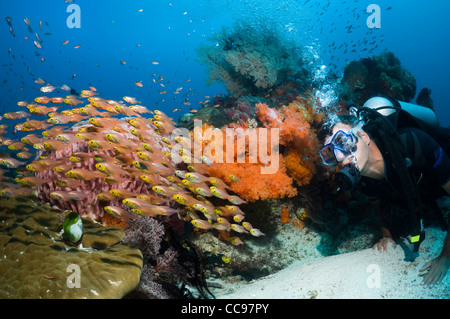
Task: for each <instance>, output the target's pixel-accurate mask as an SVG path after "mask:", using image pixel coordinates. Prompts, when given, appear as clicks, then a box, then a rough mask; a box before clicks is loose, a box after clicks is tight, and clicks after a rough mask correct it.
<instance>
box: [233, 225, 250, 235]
mask: <svg viewBox="0 0 450 319" xmlns="http://www.w3.org/2000/svg"><path fill="white" fill-rule="evenodd" d="M230 227H231V229H233V230H234V231H236V232H238V233H248V231H247V230H246V229H245V228H244V227H242V226H241V225H238V224H231V225H230Z"/></svg>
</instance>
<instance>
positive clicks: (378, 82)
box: [341, 51, 416, 106]
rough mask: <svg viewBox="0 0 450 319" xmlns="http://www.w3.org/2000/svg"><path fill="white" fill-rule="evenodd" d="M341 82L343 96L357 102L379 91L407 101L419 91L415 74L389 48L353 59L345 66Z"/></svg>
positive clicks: (363, 100) (360, 102)
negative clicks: (375, 53) (370, 55)
mask: <svg viewBox="0 0 450 319" xmlns="http://www.w3.org/2000/svg"><path fill="white" fill-rule="evenodd" d="M341 84H342V86H343V87H342V92H341V98H342V99H347V100H353V102H355V103H356V104H357V105H358V106H360V105H362V104H364V102H365V101H367V99H369V98H370V97H372V96H374V95H378V94H383V95H387V96H390V97H392V98H395V99H398V100H400V101H405V102H408V101H410V100H411V99H413V98H414V96H415V94H416V80H415V78H414V76H413V75H412V74H411V73H410V72H409V71H408V70H406V69H404V68H403V66H402V65H401V62H400V60H399V59H398V58H397V57H396V56H395V55H394V53H392V52H390V51H385V52H383V53H381V54H380V55H378V56H373V57H371V58H365V59H361V60H359V61H352V62H350V63H349V64H348V65H347V66H346V67H345V69H344V76H343V78H342V81H341Z"/></svg>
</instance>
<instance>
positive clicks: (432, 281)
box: [419, 256, 450, 286]
mask: <svg viewBox="0 0 450 319" xmlns="http://www.w3.org/2000/svg"><path fill="white" fill-rule="evenodd" d="M449 268H450V258H448V257H443V256H439V257H437V258H436V259H433V260H431V261H429V262H428V263H427V264H426V265H425V266H423V267H422V268H421V269H420V270H419V271H421V272H422V271H426V270H428V272H427V273H426V275H425V276H424V277H423V282H422V284H423V285H425V286H428V285H436V284H439V283H440V282H441V281H442V279H444V277H445V274H446V273H447V271H448V269H449Z"/></svg>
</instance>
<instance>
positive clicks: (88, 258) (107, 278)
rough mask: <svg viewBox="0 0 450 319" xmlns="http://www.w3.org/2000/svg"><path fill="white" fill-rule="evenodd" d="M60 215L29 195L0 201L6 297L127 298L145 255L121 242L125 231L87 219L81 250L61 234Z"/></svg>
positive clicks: (0, 274)
mask: <svg viewBox="0 0 450 319" xmlns="http://www.w3.org/2000/svg"><path fill="white" fill-rule="evenodd" d="M61 215H62V216H64V213H61V211H59V210H55V209H51V208H50V207H49V206H39V205H36V202H35V201H33V200H32V199H28V198H25V197H20V198H19V197H18V198H17V199H14V198H12V199H0V219H1V220H2V223H1V224H0V255H1V257H0V288H1V289H0V297H1V298H122V297H123V296H125V295H126V294H127V293H129V292H130V291H132V290H133V289H134V288H135V287H136V286H137V285H138V283H139V277H140V274H141V268H142V254H141V252H140V251H139V250H137V249H134V248H131V247H129V245H126V244H123V243H120V242H121V240H122V238H123V230H122V229H120V228H115V227H105V226H102V225H100V224H98V223H94V222H93V221H92V220H90V219H83V228H84V236H83V238H82V244H83V247H84V248H78V247H76V246H75V245H74V244H72V243H70V242H67V241H66V240H64V239H63V238H62V236H61V235H60V230H61V228H62V218H61V217H60V216H61ZM73 269H78V271H79V274H80V277H79V279H77V278H75V277H74V276H72V275H74V274H75V270H73ZM77 280H79V281H78V282H77Z"/></svg>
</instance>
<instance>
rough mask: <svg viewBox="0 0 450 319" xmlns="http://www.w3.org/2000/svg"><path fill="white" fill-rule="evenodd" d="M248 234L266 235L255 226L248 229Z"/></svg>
mask: <svg viewBox="0 0 450 319" xmlns="http://www.w3.org/2000/svg"><path fill="white" fill-rule="evenodd" d="M250 234H252V235H253V236H256V237H259V236H265V235H266V234H264V233H263V232H262V231H260V230H259V229H257V228H252V229H250Z"/></svg>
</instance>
